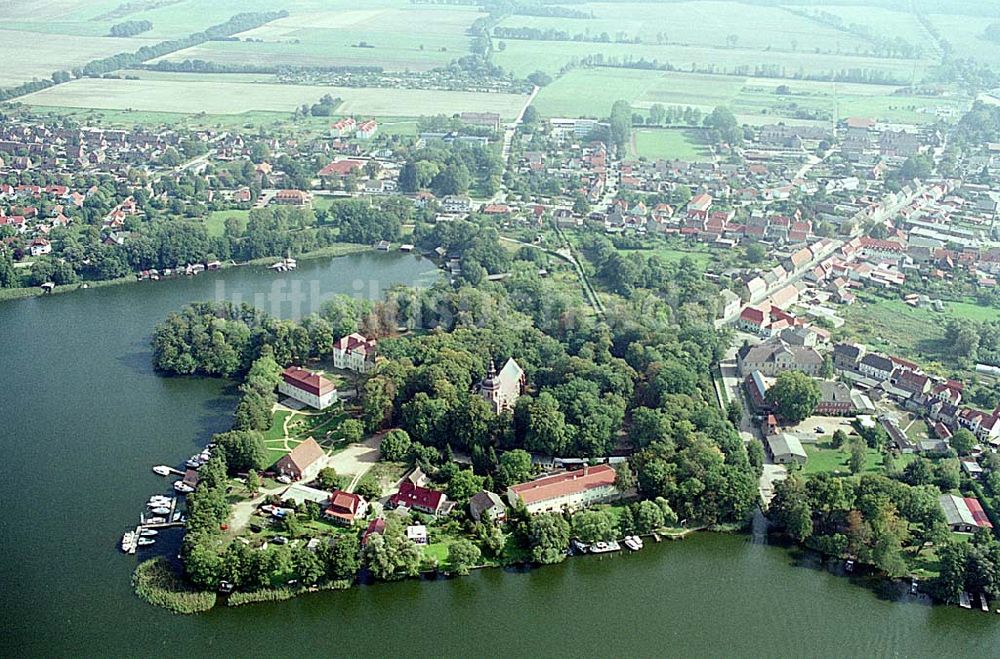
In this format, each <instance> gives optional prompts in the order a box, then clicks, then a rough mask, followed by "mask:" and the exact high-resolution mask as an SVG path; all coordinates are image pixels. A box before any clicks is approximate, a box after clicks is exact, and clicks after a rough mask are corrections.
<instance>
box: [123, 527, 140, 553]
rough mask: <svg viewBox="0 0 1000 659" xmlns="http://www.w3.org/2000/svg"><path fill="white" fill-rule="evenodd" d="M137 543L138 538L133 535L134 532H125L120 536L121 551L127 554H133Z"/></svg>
mask: <svg viewBox="0 0 1000 659" xmlns="http://www.w3.org/2000/svg"><path fill="white" fill-rule="evenodd" d="M138 542H139V537H138V536H137V535H136V534H135V531H126V532H125V535H123V536H122V551H123V552H125V553H127V554H131V553H134V552H135V548H136V546H137V545H138Z"/></svg>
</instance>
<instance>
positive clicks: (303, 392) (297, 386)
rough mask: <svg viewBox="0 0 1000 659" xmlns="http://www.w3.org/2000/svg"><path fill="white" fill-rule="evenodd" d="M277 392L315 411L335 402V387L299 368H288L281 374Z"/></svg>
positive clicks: (310, 372) (321, 377) (316, 375)
mask: <svg viewBox="0 0 1000 659" xmlns="http://www.w3.org/2000/svg"><path fill="white" fill-rule="evenodd" d="M278 391H279V392H280V393H282V394H284V395H286V396H288V397H289V398H292V399H294V400H297V401H299V402H300V403H305V404H306V405H308V406H309V407H312V408H314V409H317V410H325V409H326V408H328V407H330V406H331V405H333V404H334V403H335V402H337V387H336V386H335V385H334V384H333V383H332V382H330V381H329V380H327V379H326V378H325V377H323V376H322V375H319V374H317V373H313V372H312V371H310V370H307V369H304V368H301V367H299V366H289V367H288V368H286V369H285V370H284V371H283V372H282V374H281V380H280V381H279V382H278Z"/></svg>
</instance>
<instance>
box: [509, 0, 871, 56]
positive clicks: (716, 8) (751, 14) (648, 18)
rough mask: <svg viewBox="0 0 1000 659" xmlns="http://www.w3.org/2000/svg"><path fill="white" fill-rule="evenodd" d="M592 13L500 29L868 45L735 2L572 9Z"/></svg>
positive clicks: (517, 20)
mask: <svg viewBox="0 0 1000 659" xmlns="http://www.w3.org/2000/svg"><path fill="white" fill-rule="evenodd" d="M572 7H573V8H574V9H578V10H580V11H584V12H590V13H592V14H593V15H594V18H593V19H586V20H584V19H575V18H549V17H534V16H511V17H509V18H507V19H505V20H504V21H503V22H502V23H501V25H502V26H504V27H531V28H538V29H543V30H545V29H554V30H562V31H566V32H569V33H570V34H580V33H584V34H589V35H593V36H597V35H600V34H601V33H607V34H608V35H609V37H610V38H611V39H615V38H616V35H618V34H619V33H624V34H625V35H626V37H627V38H629V39H634V38H636V37H638V38H639V39H641V42H642V43H643V44H657V43H661V41H662V40H663V39H664V38H665V40H666V42H667V43H676V44H683V45H694V46H713V47H725V46H729V45H730V43H731V42H730V41H727V38H729V37H730V36H731V35H732V36H735V37H736V42H735V43H736V45H737V46H739V47H744V48H755V49H773V50H789V51H790V50H793V49H794V48H795V47H796V46H798V47H799V48H800V49H805V48H807V47H808V48H809V49H814V48H819V49H821V50H823V51H824V52H825V51H831V52H850V53H853V52H855V49H856V48H865V47H866V46H868V45H869V44H868V43H867V42H866V41H865V40H863V39H861V38H859V37H856V36H853V35H850V34H846V33H843V32H840V31H837V30H835V29H833V28H829V27H824V26H821V25H818V24H816V23H814V22H813V21H811V20H809V19H807V18H802V17H799V16H796V15H794V14H791V13H789V12H786V11H784V10H782V9H780V8H778V7H761V6H755V5H749V4H744V3H737V2H671V3H629V2H622V3H618V2H615V3H606V4H605V3H588V4H584V5H573V6H572Z"/></svg>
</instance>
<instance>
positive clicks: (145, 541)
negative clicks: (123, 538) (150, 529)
mask: <svg viewBox="0 0 1000 659" xmlns="http://www.w3.org/2000/svg"><path fill="white" fill-rule="evenodd" d="M155 543H156V540H154V539H152V538H139V539H138V540H137V541H136V544H137V545H138V546H140V547H148V546H149V545H152V544H155Z"/></svg>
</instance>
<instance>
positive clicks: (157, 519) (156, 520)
mask: <svg viewBox="0 0 1000 659" xmlns="http://www.w3.org/2000/svg"><path fill="white" fill-rule="evenodd" d="M166 521H167V520H166V519H165V518H163V517H147V518H146V521H145V522H143V523H144V524H163V523H164V522H166Z"/></svg>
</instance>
